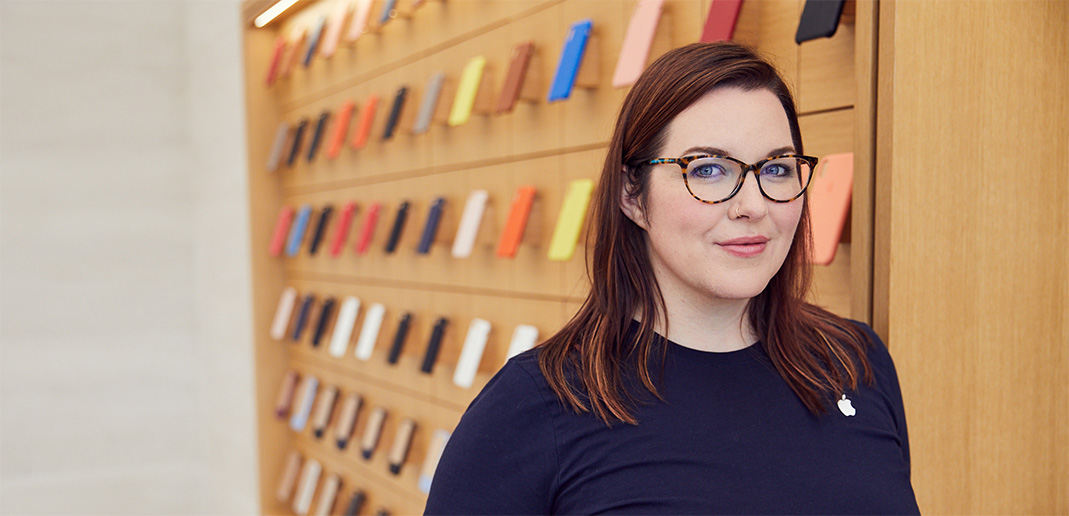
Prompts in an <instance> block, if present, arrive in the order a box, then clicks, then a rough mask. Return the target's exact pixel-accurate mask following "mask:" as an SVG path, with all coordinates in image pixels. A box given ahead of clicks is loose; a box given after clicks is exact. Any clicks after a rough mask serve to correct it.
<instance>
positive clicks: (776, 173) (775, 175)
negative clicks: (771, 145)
mask: <svg viewBox="0 0 1069 516" xmlns="http://www.w3.org/2000/svg"><path fill="white" fill-rule="evenodd" d="M794 171H795V167H792V166H790V164H787V163H782V162H775V163H769V164H767V165H765V166H763V167H761V177H762V178H768V179H783V178H789V177H794Z"/></svg>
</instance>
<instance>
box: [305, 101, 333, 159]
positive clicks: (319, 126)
mask: <svg viewBox="0 0 1069 516" xmlns="http://www.w3.org/2000/svg"><path fill="white" fill-rule="evenodd" d="M328 120H330V111H324V112H323V113H322V114H321V115H319V120H318V121H317V122H316V128H315V132H313V133H312V143H311V144H310V145H309V146H308V162H309V163H311V162H312V161H313V160H315V157H316V152H318V151H319V142H320V141H321V140H322V138H323V131H325V130H326V128H327V121H328Z"/></svg>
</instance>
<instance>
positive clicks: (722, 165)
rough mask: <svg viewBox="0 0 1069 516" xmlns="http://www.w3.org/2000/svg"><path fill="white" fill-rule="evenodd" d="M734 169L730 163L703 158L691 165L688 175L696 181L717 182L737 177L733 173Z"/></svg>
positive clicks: (688, 168)
mask: <svg viewBox="0 0 1069 516" xmlns="http://www.w3.org/2000/svg"><path fill="white" fill-rule="evenodd" d="M733 168H734V167H732V166H731V163H730V162H724V161H723V160H719V159H710V158H701V159H697V160H694V161H692V162H691V163H690V166H688V167H687V175H688V176H690V177H692V178H694V179H701V180H704V181H716V180H720V179H724V178H727V177H733V176H735V175H736V174H737V173H736V172H734V171H733Z"/></svg>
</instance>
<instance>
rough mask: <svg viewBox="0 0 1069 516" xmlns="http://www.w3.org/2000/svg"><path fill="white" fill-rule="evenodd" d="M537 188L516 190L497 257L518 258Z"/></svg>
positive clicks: (529, 187)
mask: <svg viewBox="0 0 1069 516" xmlns="http://www.w3.org/2000/svg"><path fill="white" fill-rule="evenodd" d="M534 196H535V188H534V187H533V186H521V187H519V188H518V189H516V194H515V195H514V196H513V197H512V207H511V208H509V218H508V220H507V221H505V230H504V231H502V232H501V240H500V241H499V242H498V244H497V255H498V256H499V257H501V258H512V257H514V256H516V250H517V249H519V247H520V241H521V240H522V239H523V232H524V230H525V229H526V228H527V218H528V216H529V215H530V213H531V206H532V205H533V204H534Z"/></svg>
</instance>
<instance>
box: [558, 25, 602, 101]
mask: <svg viewBox="0 0 1069 516" xmlns="http://www.w3.org/2000/svg"><path fill="white" fill-rule="evenodd" d="M593 25H594V22H593V21H591V20H590V19H589V18H588V19H586V20H579V21H577V22H575V23H573V24H572V28H571V30H569V31H568V40H567V41H565V42H564V49H563V50H561V53H560V61H559V62H558V63H557V71H556V72H554V73H553V83H552V84H551V85H550V87H549V97H548V100H549V101H550V102H553V101H554V100H564V99H567V98H568V96H569V95H571V94H572V85H574V84H575V74H576V73H577V72H578V71H579V64H580V63H582V62H583V51H584V50H586V41H587V39H589V37H590V28H591V27H592V26H593Z"/></svg>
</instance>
